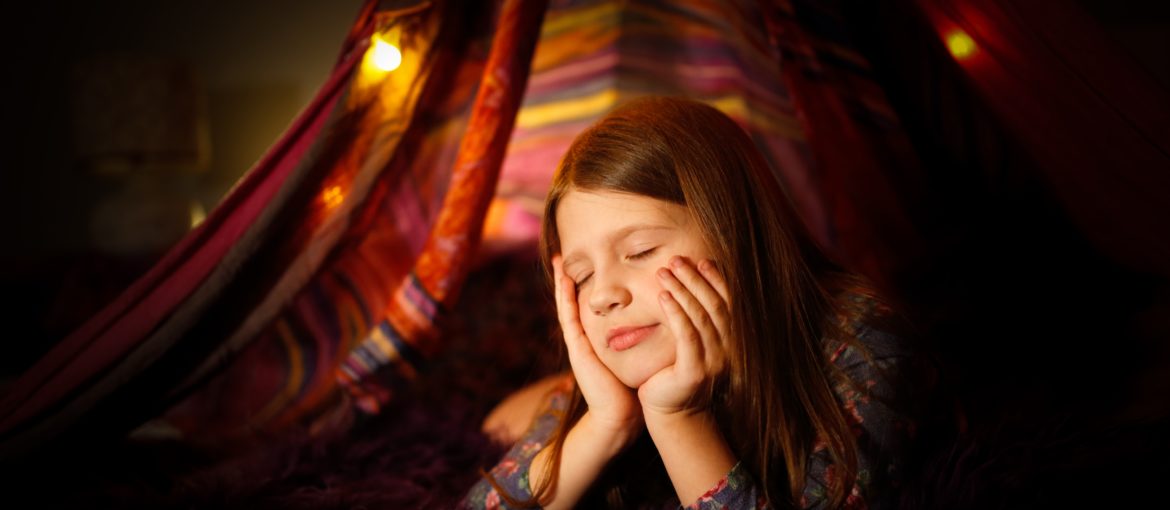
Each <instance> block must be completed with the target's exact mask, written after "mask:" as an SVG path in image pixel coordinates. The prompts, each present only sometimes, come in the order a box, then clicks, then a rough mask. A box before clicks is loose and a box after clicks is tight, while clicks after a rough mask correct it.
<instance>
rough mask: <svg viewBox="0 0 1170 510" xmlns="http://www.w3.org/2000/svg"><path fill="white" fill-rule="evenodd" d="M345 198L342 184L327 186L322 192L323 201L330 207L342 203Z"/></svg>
mask: <svg viewBox="0 0 1170 510" xmlns="http://www.w3.org/2000/svg"><path fill="white" fill-rule="evenodd" d="M344 199H345V194H343V193H342V192H341V186H332V187H329V188H326V189H325V191H324V192H323V193H321V201H323V202H325V205H326V206H327V207H329V208H330V209H332V208H334V207H337V206H339V205H341V201H342V200H344Z"/></svg>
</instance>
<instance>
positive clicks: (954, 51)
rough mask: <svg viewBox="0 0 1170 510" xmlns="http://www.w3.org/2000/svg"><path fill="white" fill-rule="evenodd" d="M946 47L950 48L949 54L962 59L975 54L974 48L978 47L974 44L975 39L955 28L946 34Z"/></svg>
mask: <svg viewBox="0 0 1170 510" xmlns="http://www.w3.org/2000/svg"><path fill="white" fill-rule="evenodd" d="M947 49H948V50H950V52H951V55H953V56H954V57H955V58H956V59H959V60H963V59H965V58H968V57H970V56H971V55H974V54H975V50H977V49H979V47H978V46H976V45H975V40H974V39H971V36H969V35H967V33H966V32H964V31H962V30H959V29H955V30H954V31H952V32H951V33H949V34H947Z"/></svg>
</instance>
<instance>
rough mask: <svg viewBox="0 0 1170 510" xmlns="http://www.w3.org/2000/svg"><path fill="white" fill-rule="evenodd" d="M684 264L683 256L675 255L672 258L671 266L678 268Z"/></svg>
mask: <svg viewBox="0 0 1170 510" xmlns="http://www.w3.org/2000/svg"><path fill="white" fill-rule="evenodd" d="M682 265H683V259H682V257H674V258H672V259H670V267H673V268H675V269H678V268H680V267H682Z"/></svg>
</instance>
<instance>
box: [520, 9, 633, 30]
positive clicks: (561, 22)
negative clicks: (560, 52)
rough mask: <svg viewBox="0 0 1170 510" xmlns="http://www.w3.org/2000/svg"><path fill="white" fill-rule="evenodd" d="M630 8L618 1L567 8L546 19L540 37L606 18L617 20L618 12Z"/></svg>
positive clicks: (593, 23)
mask: <svg viewBox="0 0 1170 510" xmlns="http://www.w3.org/2000/svg"><path fill="white" fill-rule="evenodd" d="M628 8H629V6H628V5H619V3H618V2H607V3H604V4H600V5H595V6H591V7H583V8H579V9H565V10H563V11H560V13H559V15H558V16H555V17H552V16H550V17H549V18H548V19H546V20H545V21H544V26H542V27H540V37H541V38H544V37H548V36H551V35H555V34H557V33H558V32H562V31H565V30H571V29H574V28H577V27H581V26H593V25H596V24H598V23H600V22H602V21H604V20H605V19H606V18H612V19H614V20H616V19H617V17H618V13H620V12H621V11H622V10H623V9H628Z"/></svg>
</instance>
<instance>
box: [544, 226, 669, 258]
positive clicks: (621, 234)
mask: <svg viewBox="0 0 1170 510" xmlns="http://www.w3.org/2000/svg"><path fill="white" fill-rule="evenodd" d="M674 229H675V227H672V226H669V225H651V224H648V223H638V224H634V225H627V226H624V227H622V228H620V229H618V230H617V231H615V232H614V233H612V234H610V235H609V236H607V237H606V238H605V241H606V242H607V243H610V244H613V243H616V242H618V241H620V240H622V239H624V238H626V237H628V236H629V235H630V234H633V233H634V232H639V231H642V230H674ZM583 256H584V255H583V254H582V253H581V252H580V251H574V252H572V253H570V254H568V255H565V257H564V259H563V260H562V261H561V265H562V266H568V265H569V264H572V263H574V262H576V261H577V259H579V258H581V257H583Z"/></svg>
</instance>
